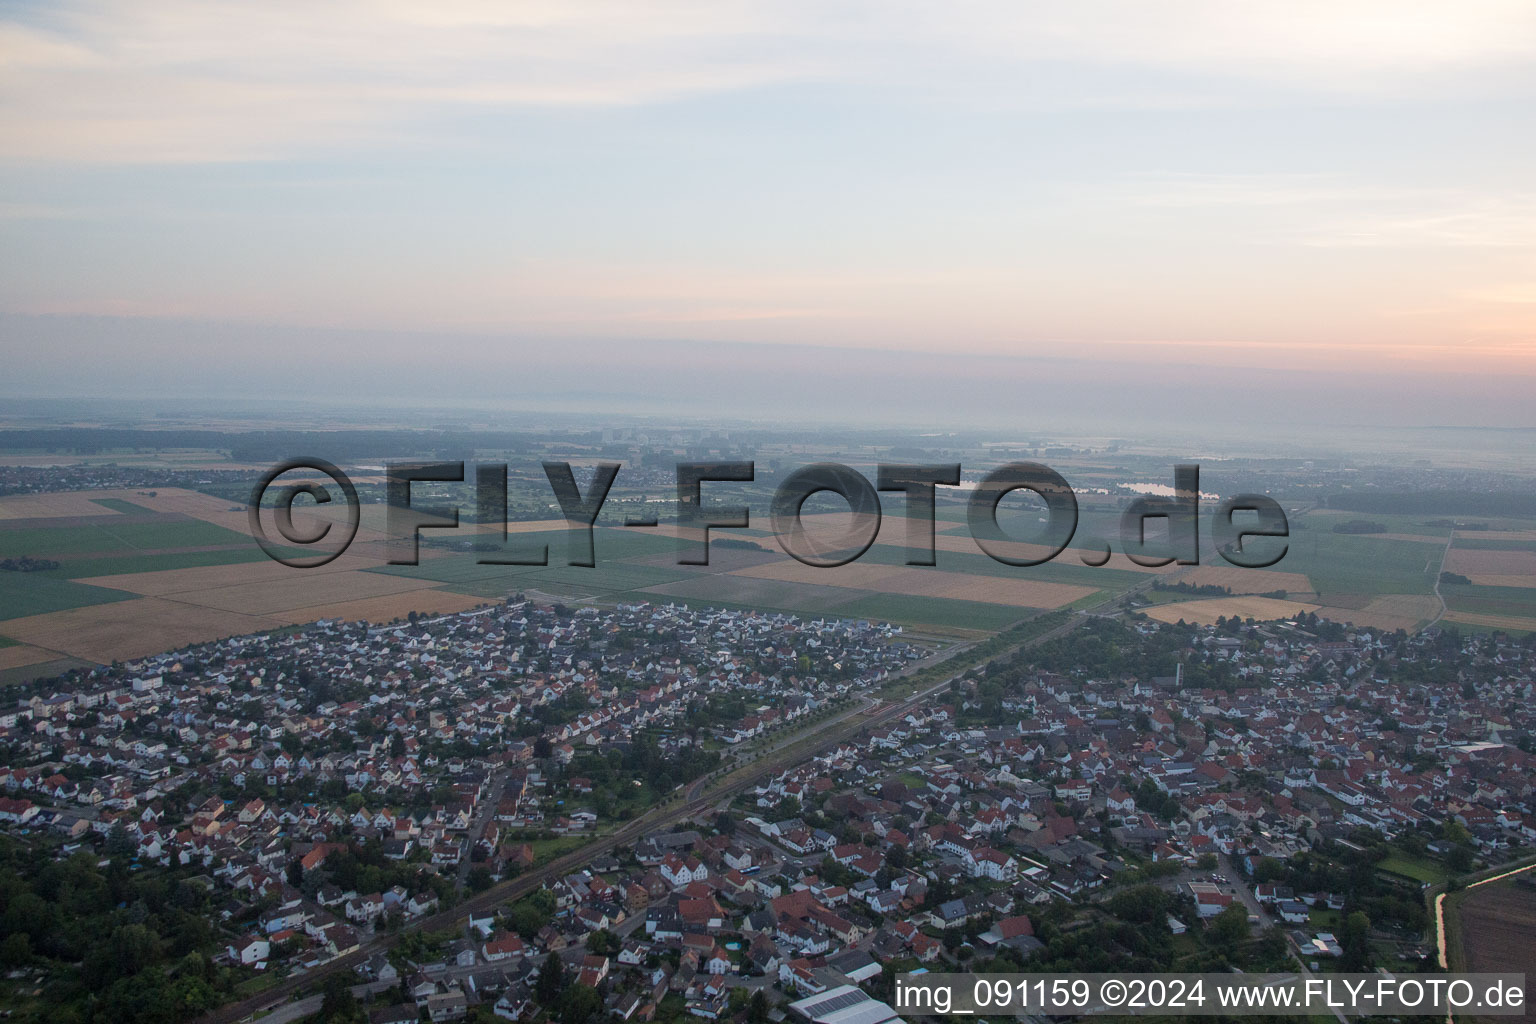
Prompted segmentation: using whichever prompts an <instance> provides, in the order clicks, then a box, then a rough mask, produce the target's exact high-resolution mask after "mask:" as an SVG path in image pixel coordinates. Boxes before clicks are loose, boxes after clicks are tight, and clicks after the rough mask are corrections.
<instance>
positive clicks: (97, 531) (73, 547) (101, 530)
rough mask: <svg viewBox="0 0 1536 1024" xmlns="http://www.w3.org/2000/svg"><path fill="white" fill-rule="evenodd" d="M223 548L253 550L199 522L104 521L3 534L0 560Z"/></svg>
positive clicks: (241, 538) (230, 533)
mask: <svg viewBox="0 0 1536 1024" xmlns="http://www.w3.org/2000/svg"><path fill="white" fill-rule="evenodd" d="M221 545H227V546H232V547H233V546H239V547H243V548H251V547H254V544H253V542H252V541H251V538H250V537H247V536H246V535H245V534H243V533H236V532H235V531H234V530H226V529H225V528H224V527H222V526H215V525H214V524H213V523H205V522H203V521H202V520H200V519H167V520H165V521H163V522H113V520H112V518H111V517H104V518H103V520H102V521H101V522H91V523H77V524H71V525H69V526H52V527H29V528H27V529H20V530H0V557H13V556H19V555H31V556H32V557H34V558H64V557H67V556H70V555H92V554H111V553H114V552H121V551H159V550H163V549H166V548H193V547H216V546H221Z"/></svg>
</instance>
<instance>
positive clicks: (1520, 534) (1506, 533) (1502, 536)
mask: <svg viewBox="0 0 1536 1024" xmlns="http://www.w3.org/2000/svg"><path fill="white" fill-rule="evenodd" d="M1460 533H1461V536H1463V537H1466V538H1467V539H1468V540H1472V539H1476V540H1536V530H1462V531H1460Z"/></svg>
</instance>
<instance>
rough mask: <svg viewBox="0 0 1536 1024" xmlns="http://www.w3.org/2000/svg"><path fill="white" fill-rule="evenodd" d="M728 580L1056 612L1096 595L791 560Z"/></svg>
mask: <svg viewBox="0 0 1536 1024" xmlns="http://www.w3.org/2000/svg"><path fill="white" fill-rule="evenodd" d="M730 575H732V576H751V577H754V578H757V579H771V580H782V581H784V582H787V583H800V584H815V585H820V586H828V587H846V588H849V589H854V590H869V591H874V592H877V593H881V594H904V595H908V596H912V597H942V598H948V599H950V600H956V601H981V602H984V603H987V604H1001V605H1008V606H1010V607H1016V608H1060V607H1061V606H1062V605H1066V604H1071V603H1072V602H1073V601H1076V600H1078V599H1079V598H1083V597H1087V596H1089V595H1090V594H1093V593H1096V592H1097V591H1096V589H1095V588H1093V587H1081V586H1074V585H1072V584H1069V583H1045V582H1041V581H1038V580H1026V579H1011V578H1009V577H1007V576H982V575H978V574H973V573H959V572H943V571H941V570H938V569H931V568H926V567H921V566H900V565H873V564H870V565H865V564H862V563H859V562H852V563H850V564H848V565H840V566H837V567H836V568H830V569H822V568H817V567H816V566H811V565H802V564H801V563H799V562H796V561H793V560H785V561H782V562H770V563H768V564H767V565H754V566H748V567H746V568H742V569H737V570H735V571H734V572H732V573H731V574H730Z"/></svg>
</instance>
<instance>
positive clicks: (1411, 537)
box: [1361, 533, 1450, 545]
mask: <svg viewBox="0 0 1536 1024" xmlns="http://www.w3.org/2000/svg"><path fill="white" fill-rule="evenodd" d="M1361 536H1363V537H1369V538H1371V539H1372V540H1405V541H1408V542H1409V543H1412V544H1442V545H1443V544H1444V543H1445V542H1446V541H1447V540H1449V539H1450V538H1449V537H1448V536H1446V535H1445V534H1443V533H1442V534H1441V535H1440V536H1438V537H1436V536H1433V535H1426V534H1422V533H1366V534H1361Z"/></svg>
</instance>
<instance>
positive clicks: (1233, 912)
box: [1210, 901, 1248, 949]
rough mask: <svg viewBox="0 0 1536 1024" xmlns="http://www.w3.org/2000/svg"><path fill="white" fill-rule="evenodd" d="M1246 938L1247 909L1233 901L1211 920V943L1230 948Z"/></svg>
mask: <svg viewBox="0 0 1536 1024" xmlns="http://www.w3.org/2000/svg"><path fill="white" fill-rule="evenodd" d="M1247 938H1248V911H1247V910H1246V909H1245V908H1244V907H1243V905H1242V904H1241V903H1238V902H1236V901H1233V902H1232V903H1231V904H1229V905H1228V906H1227V909H1225V910H1223V911H1222V912H1221V913H1219V914H1217V915H1216V916H1215V917H1214V918H1212V920H1211V929H1210V939H1211V944H1212V945H1214V946H1218V947H1220V948H1223V949H1230V948H1231V947H1233V946H1235V945H1237V944H1238V943H1240V942H1242V941H1244V940H1245V939H1247Z"/></svg>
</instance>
